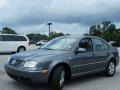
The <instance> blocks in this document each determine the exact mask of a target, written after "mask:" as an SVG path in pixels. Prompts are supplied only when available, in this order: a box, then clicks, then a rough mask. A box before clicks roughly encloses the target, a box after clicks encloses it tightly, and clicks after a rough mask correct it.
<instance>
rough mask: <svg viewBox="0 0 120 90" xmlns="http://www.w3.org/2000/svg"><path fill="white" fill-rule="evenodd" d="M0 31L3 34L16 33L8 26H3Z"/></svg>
mask: <svg viewBox="0 0 120 90" xmlns="http://www.w3.org/2000/svg"><path fill="white" fill-rule="evenodd" d="M1 32H2V33H5V34H17V33H16V32H15V31H14V30H13V29H11V28H8V27H4V28H3V30H2V31H1Z"/></svg>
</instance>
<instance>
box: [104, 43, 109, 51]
mask: <svg viewBox="0 0 120 90" xmlns="http://www.w3.org/2000/svg"><path fill="white" fill-rule="evenodd" d="M103 45H104V48H105V50H108V49H109V46H108V45H107V44H106V43H105V42H103Z"/></svg>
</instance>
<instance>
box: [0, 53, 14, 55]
mask: <svg viewBox="0 0 120 90" xmlns="http://www.w3.org/2000/svg"><path fill="white" fill-rule="evenodd" d="M13 54H15V53H0V55H13Z"/></svg>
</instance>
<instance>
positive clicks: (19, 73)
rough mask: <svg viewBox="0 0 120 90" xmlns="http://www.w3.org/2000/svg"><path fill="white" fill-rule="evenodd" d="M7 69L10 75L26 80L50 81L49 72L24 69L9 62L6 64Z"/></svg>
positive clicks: (16, 78)
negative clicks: (43, 72)
mask: <svg viewBox="0 0 120 90" xmlns="http://www.w3.org/2000/svg"><path fill="white" fill-rule="evenodd" d="M4 67H5V71H6V73H7V74H8V76H9V77H11V78H13V79H15V80H20V81H25V82H40V83H47V82H48V74H42V73H41V71H28V70H23V69H20V68H17V67H14V66H11V65H8V64H5V66H4Z"/></svg>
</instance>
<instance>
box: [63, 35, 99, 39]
mask: <svg viewBox="0 0 120 90" xmlns="http://www.w3.org/2000/svg"><path fill="white" fill-rule="evenodd" d="M62 37H71V38H99V37H96V36H89V35H79V36H78V35H77V36H73V35H72V36H71V35H69V36H62ZM100 39H101V38H100Z"/></svg>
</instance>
